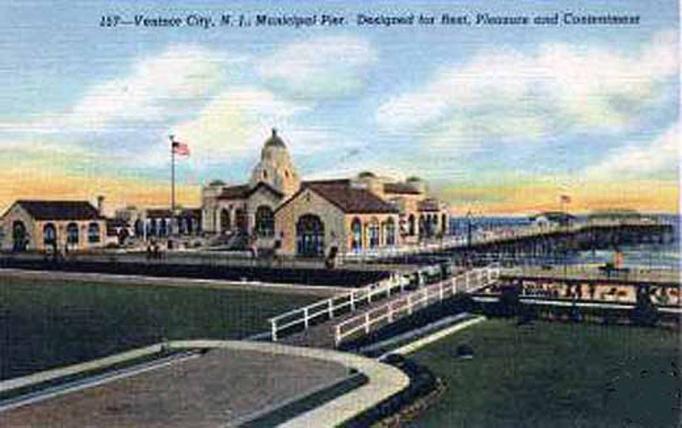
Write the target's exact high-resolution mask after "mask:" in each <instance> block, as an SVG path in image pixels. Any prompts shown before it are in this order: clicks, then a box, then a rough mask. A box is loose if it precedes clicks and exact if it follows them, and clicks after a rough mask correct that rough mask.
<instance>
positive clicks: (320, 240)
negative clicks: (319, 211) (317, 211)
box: [296, 214, 324, 257]
mask: <svg viewBox="0 0 682 428" xmlns="http://www.w3.org/2000/svg"><path fill="white" fill-rule="evenodd" d="M296 250H297V253H298V254H299V255H301V256H307V257H316V256H321V255H323V254H324V223H322V220H320V217H318V216H316V215H313V214H306V215H304V216H301V217H300V218H299V219H298V222H297V223H296Z"/></svg>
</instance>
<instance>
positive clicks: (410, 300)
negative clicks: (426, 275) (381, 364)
mask: <svg viewBox="0 0 682 428" xmlns="http://www.w3.org/2000/svg"><path fill="white" fill-rule="evenodd" d="M499 277H500V267H499V266H498V265H490V266H486V267H483V268H477V269H472V270H469V271H467V272H464V273H462V274H460V275H456V276H453V277H452V278H448V279H445V280H443V281H439V282H437V283H435V284H431V285H427V286H424V287H422V288H419V289H417V290H414V291H411V292H408V293H406V294H404V295H400V296H397V297H396V298H394V299H390V300H389V301H387V302H386V303H384V304H380V305H378V306H375V307H373V308H371V309H369V310H366V311H364V312H363V313H361V314H358V315H355V316H352V317H350V318H348V319H345V320H344V321H343V322H340V323H338V324H336V325H335V326H334V343H335V345H336V346H339V344H341V342H343V341H345V340H348V339H350V338H357V337H359V336H362V335H366V334H369V333H370V332H372V331H374V330H377V329H379V328H380V327H382V326H385V325H388V324H390V323H392V322H394V321H396V320H397V319H399V318H402V317H405V316H409V315H412V313H414V312H415V311H417V310H419V309H423V308H425V307H428V306H430V305H432V304H434V303H437V302H441V301H443V300H445V299H447V298H450V297H452V296H454V295H456V294H458V293H471V292H475V291H477V290H479V289H481V288H483V287H486V286H488V285H491V284H493V283H494V282H496V281H497V280H498V279H499Z"/></svg>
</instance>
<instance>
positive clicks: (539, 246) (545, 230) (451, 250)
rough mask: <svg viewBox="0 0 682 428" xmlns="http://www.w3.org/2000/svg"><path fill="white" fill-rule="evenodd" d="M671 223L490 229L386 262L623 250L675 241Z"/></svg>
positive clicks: (600, 221) (629, 220)
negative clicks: (412, 258) (413, 259)
mask: <svg viewBox="0 0 682 428" xmlns="http://www.w3.org/2000/svg"><path fill="white" fill-rule="evenodd" d="M676 233H677V232H676V229H675V227H674V225H673V224H672V222H669V221H664V220H661V219H655V218H648V217H647V218H644V217H642V218H627V219H608V218H605V219H592V220H589V221H583V222H570V223H566V224H554V225H549V226H547V225H544V226H538V225H531V226H526V227H521V228H517V229H513V230H491V231H489V232H488V233H486V234H483V235H476V236H471V235H469V236H458V237H456V238H454V237H453V238H454V239H446V240H443V241H442V242H438V243H433V245H430V246H424V247H420V248H414V249H412V251H410V252H409V253H406V252H403V253H400V254H386V255H385V257H383V258H384V259H394V260H395V261H398V260H400V259H402V260H405V258H410V256H415V257H419V258H423V257H444V256H445V257H454V258H466V257H470V258H474V259H477V258H485V257H492V258H496V259H503V258H511V259H514V258H538V259H541V258H560V257H563V256H564V255H566V254H569V253H572V252H577V251H590V250H620V249H622V248H623V247H627V246H631V245H638V244H659V245H666V244H669V243H671V242H674V241H675V240H676Z"/></svg>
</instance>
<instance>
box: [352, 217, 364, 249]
mask: <svg viewBox="0 0 682 428" xmlns="http://www.w3.org/2000/svg"><path fill="white" fill-rule="evenodd" d="M350 230H351V235H352V237H353V240H352V241H351V249H352V250H353V251H357V250H361V249H362V221H360V219H359V218H357V217H355V218H354V219H353V222H352V223H351V225H350Z"/></svg>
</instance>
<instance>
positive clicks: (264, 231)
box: [256, 205, 275, 238]
mask: <svg viewBox="0 0 682 428" xmlns="http://www.w3.org/2000/svg"><path fill="white" fill-rule="evenodd" d="M256 234H257V235H258V236H259V237H264V238H269V237H271V236H274V235H275V214H274V212H273V211H272V208H270V207H269V206H267V205H261V206H259V207H258V208H257V209H256Z"/></svg>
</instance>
